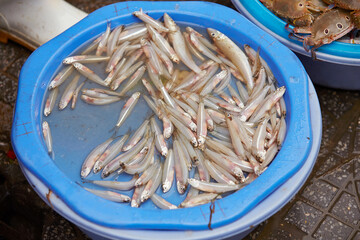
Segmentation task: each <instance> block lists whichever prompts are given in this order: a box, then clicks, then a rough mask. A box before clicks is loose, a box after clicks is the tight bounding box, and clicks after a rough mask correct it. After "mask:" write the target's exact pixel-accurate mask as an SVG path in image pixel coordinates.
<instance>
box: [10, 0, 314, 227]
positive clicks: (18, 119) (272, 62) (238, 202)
mask: <svg viewBox="0 0 360 240" xmlns="http://www.w3.org/2000/svg"><path fill="white" fill-rule="evenodd" d="M140 7H141V8H143V10H144V11H145V12H147V13H148V14H149V15H150V16H152V17H153V18H159V17H161V16H162V15H163V13H164V12H167V13H169V15H170V16H171V17H172V18H173V19H174V20H175V21H180V22H189V23H196V24H199V25H202V26H204V27H215V28H217V29H218V30H220V31H222V32H223V33H225V34H226V35H228V36H229V37H231V38H232V39H234V40H235V41H237V42H239V43H242V44H244V43H247V44H249V45H250V46H252V47H253V48H255V49H257V48H258V47H260V48H261V49H262V57H263V58H264V59H265V61H267V62H268V64H269V66H270V68H271V69H272V70H273V73H274V75H275V77H276V78H277V80H278V83H279V85H280V86H282V85H285V86H286V88H287V91H286V93H285V95H284V99H285V101H286V104H287V108H288V114H287V117H286V121H287V126H288V130H287V134H286V138H285V141H284V143H283V146H282V149H281V151H279V153H278V154H277V156H276V158H275V159H274V161H273V162H272V164H271V165H270V166H269V168H268V169H267V170H266V171H265V172H264V173H263V174H262V175H261V176H259V177H258V178H257V179H256V180H255V181H254V182H252V183H251V184H249V185H248V186H246V187H244V188H243V189H241V190H240V191H238V192H236V193H233V194H231V195H229V196H227V197H224V198H223V199H220V200H217V203H218V205H219V206H221V211H216V212H215V213H214V214H213V216H212V225H211V226H212V227H213V228H216V227H219V226H223V225H225V224H228V223H231V222H233V221H234V220H236V219H238V218H239V217H241V216H243V215H245V214H246V213H247V212H248V211H249V210H251V209H252V208H253V207H254V206H256V205H257V204H258V203H259V202H260V201H261V200H263V199H265V198H266V197H267V196H268V195H269V194H270V193H271V192H273V191H274V190H275V189H276V188H278V187H279V186H280V185H281V184H282V183H284V182H285V181H286V180H287V179H288V178H289V177H291V176H292V175H293V174H294V173H295V172H297V171H298V169H300V167H301V166H302V165H303V163H304V162H305V161H306V159H307V156H308V154H309V152H310V149H311V143H312V132H311V124H310V113H309V111H310V110H309V98H308V84H307V83H308V82H307V75H306V72H305V70H304V68H303V66H302V65H301V63H300V61H299V60H298V59H297V57H296V56H295V55H294V54H293V53H292V52H291V51H289V50H288V49H287V48H286V47H285V46H283V45H282V44H281V43H279V42H278V41H277V40H276V39H274V38H273V37H271V36H270V35H268V34H266V33H265V32H263V31H262V30H260V29H258V28H257V27H256V26H255V25H254V24H252V23H251V22H249V21H248V20H247V19H245V18H244V17H243V16H241V15H240V14H238V13H237V12H236V11H234V10H232V9H230V8H227V7H224V6H221V5H218V4H214V3H207V2H145V1H144V2H122V3H116V4H112V5H108V6H106V7H103V8H101V9H98V10H96V11H95V12H93V13H91V14H89V15H88V16H87V17H86V18H84V19H83V20H81V21H80V22H79V23H77V24H75V25H74V26H72V27H71V28H69V29H68V30H67V31H65V32H63V33H62V34H60V35H59V36H57V37H56V38H54V39H52V40H51V41H49V42H48V43H45V44H44V45H42V46H41V47H39V48H38V49H37V50H36V51H35V52H33V54H32V55H31V56H30V57H29V58H28V60H27V61H26V63H25V64H24V66H23V68H22V70H21V73H20V78H19V87H18V95H17V96H18V98H17V102H16V108H15V114H14V120H13V127H12V136H11V137H12V143H13V147H14V150H15V153H16V155H17V157H18V159H19V161H21V163H22V164H23V165H24V166H25V167H26V168H27V169H28V170H29V171H30V172H31V173H32V174H34V175H35V176H37V177H38V178H39V179H40V180H41V181H42V182H43V183H44V184H45V185H46V186H47V187H48V188H49V189H51V191H53V192H54V193H55V194H56V195H57V196H59V197H60V198H61V199H62V200H63V201H64V202H65V203H66V204H67V205H68V206H69V207H70V208H71V209H73V210H74V211H75V212H76V213H77V214H78V215H80V216H81V217H83V218H85V219H87V220H89V221H91V222H94V223H97V224H100V225H103V226H106V227H113V228H127V229H173V230H174V229H179V230H184V229H189V230H201V229H207V228H208V223H209V214H210V209H209V206H210V204H205V205H201V206H197V207H193V208H186V209H175V210H160V209H142V208H139V209H138V208H131V207H130V206H129V205H128V204H118V203H113V202H110V201H107V200H105V199H102V198H100V197H97V196H95V195H93V194H91V193H89V192H87V191H86V190H84V189H83V188H82V187H80V186H79V185H78V184H77V183H76V182H75V181H72V180H71V179H69V178H68V177H67V176H66V175H65V174H64V173H63V172H62V171H61V170H60V169H59V168H58V167H57V166H56V165H55V164H54V162H53V161H52V159H51V158H50V157H49V156H48V154H47V151H46V149H45V146H44V142H43V139H42V134H41V129H40V128H41V122H40V120H41V114H42V102H43V99H44V94H45V92H46V89H47V86H48V84H49V82H50V79H52V78H53V76H54V75H55V73H56V72H57V71H58V69H59V68H60V66H61V61H62V59H63V58H64V57H66V56H68V55H69V54H71V53H72V52H74V51H75V50H76V49H77V48H78V47H79V45H81V44H82V43H84V42H86V41H88V40H89V39H94V38H95V37H96V36H98V35H100V34H101V33H102V32H103V31H104V29H105V28H106V24H107V22H108V21H110V22H111V23H112V24H113V27H115V26H117V25H119V24H128V23H133V22H137V21H139V20H138V19H137V18H135V17H134V16H133V15H132V14H131V13H132V12H133V11H136V10H139V9H140ZM259 38H261V39H262V41H256V40H255V39H259ZM284 58H285V59H287V61H283V59H284ZM79 171H80V169H79Z"/></svg>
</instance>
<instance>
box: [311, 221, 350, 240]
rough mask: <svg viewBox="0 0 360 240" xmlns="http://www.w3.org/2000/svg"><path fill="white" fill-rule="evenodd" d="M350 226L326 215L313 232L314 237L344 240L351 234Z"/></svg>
mask: <svg viewBox="0 0 360 240" xmlns="http://www.w3.org/2000/svg"><path fill="white" fill-rule="evenodd" d="M351 231H352V228H351V227H349V226H347V225H345V224H343V223H342V222H339V221H338V220H336V219H334V218H332V217H329V216H327V217H326V218H325V220H324V221H323V222H322V224H321V225H320V227H319V229H317V231H316V232H315V234H314V238H315V239H320V240H322V239H324V240H332V239H334V240H335V239H338V240H344V239H347V238H348V236H349V235H350V234H351Z"/></svg>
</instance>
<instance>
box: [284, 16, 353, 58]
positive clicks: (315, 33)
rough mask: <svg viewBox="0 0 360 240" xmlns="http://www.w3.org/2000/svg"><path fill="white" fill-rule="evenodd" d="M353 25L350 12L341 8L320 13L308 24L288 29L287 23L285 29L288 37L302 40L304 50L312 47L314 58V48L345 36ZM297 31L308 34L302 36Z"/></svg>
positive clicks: (313, 56) (314, 56)
mask: <svg viewBox="0 0 360 240" xmlns="http://www.w3.org/2000/svg"><path fill="white" fill-rule="evenodd" d="M354 27H355V25H354V23H353V21H352V20H351V15H350V12H348V11H345V10H342V9H332V10H330V11H326V12H324V13H323V14H321V15H320V16H319V17H318V18H316V19H315V20H314V22H313V24H312V25H310V26H307V27H295V28H293V29H290V28H289V24H287V26H286V29H287V30H289V31H290V34H289V37H290V38H295V39H297V40H302V41H303V45H304V48H305V50H306V51H309V50H310V47H312V48H311V56H312V58H313V59H316V54H315V50H316V49H317V48H319V47H321V46H322V45H324V44H329V43H331V42H333V41H335V40H337V39H339V38H341V37H343V36H345V35H346V34H348V33H349V32H351V31H352V30H353V29H354ZM299 33H303V34H308V35H305V36H302V35H299ZM309 34H310V35H309Z"/></svg>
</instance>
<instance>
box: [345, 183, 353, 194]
mask: <svg viewBox="0 0 360 240" xmlns="http://www.w3.org/2000/svg"><path fill="white" fill-rule="evenodd" d="M345 189H346V190H348V191H349V192H354V187H353V184H352V182H349V183H348V184H347V185H346V187H345Z"/></svg>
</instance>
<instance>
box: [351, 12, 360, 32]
mask: <svg viewBox="0 0 360 240" xmlns="http://www.w3.org/2000/svg"><path fill="white" fill-rule="evenodd" d="M351 19H352V21H353V23H354V25H355V28H360V11H354V12H352V13H351Z"/></svg>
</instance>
